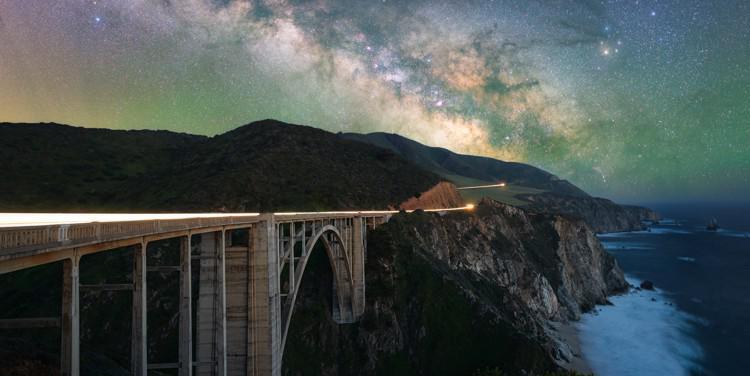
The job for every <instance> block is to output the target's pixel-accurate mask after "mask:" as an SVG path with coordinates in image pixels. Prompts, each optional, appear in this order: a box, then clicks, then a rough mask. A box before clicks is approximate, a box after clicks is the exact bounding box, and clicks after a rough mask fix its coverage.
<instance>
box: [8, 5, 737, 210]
mask: <svg viewBox="0 0 750 376" xmlns="http://www.w3.org/2000/svg"><path fill="white" fill-rule="evenodd" d="M263 118H276V119H279V120H283V121H287V122H294V123H300V124H308V125H312V126H316V127H320V128H323V129H327V130H330V131H355V132H373V131H385V132H395V133H399V134H402V135H404V136H407V137H410V138H413V139H415V140H417V141H420V142H423V143H426V144H429V145H435V146H442V147H446V148H449V149H452V150H454V151H456V152H462V153H473V154H481V155H487V156H492V157H496V158H501V159H505V160H514V161H522V162H527V163H531V164H534V165H536V166H539V167H542V168H545V169H547V170H549V171H551V172H553V173H555V174H557V175H558V176H560V177H563V178H566V179H569V180H571V181H572V182H574V183H576V184H578V185H579V186H581V187H582V188H584V189H586V190H587V191H589V192H591V193H593V194H596V195H604V196H608V197H613V198H616V199H620V200H624V201H655V200H716V199H750V193H749V192H750V3H748V2H745V1H740V0H736V1H731V0H726V1H710V2H709V1H697V0H689V1H677V0H662V1H644V0H628V1H593V0H580V1H564V2H559V1H528V2H527V1H511V0H507V1H504V0H495V1H488V0H484V1H462V2H453V1H418V0H416V1H398V0H397V1H394V0H384V1H364V0H354V1H351V0H350V1H342V0H338V1H336V0H317V1H315V0H311V1H303V0H296V1H281V0H273V1H239V0H223V1H219V0H213V1H211V0H182V1H167V0H164V1H156V0H132V1H116V0H96V1H92V0H88V1H82V0H60V1H52V0H48V1H42V0H27V1H6V2H2V3H0V121H13V122H21V121H25V122H36V121H54V122H59V123H68V124H72V125H81V126H89V127H108V128H117V129H132V128H137V129H143V128H146V129H169V130H174V131H184V132H191V133H199V134H206V135H213V134H216V133H221V132H224V131H227V130H229V129H232V128H234V127H236V126H239V125H242V124H245V123H248V122H251V121H254V120H259V119H263Z"/></svg>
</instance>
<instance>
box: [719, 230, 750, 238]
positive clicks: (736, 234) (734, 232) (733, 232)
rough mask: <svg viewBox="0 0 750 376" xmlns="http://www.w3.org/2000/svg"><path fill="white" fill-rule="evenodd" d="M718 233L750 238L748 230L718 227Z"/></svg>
mask: <svg viewBox="0 0 750 376" xmlns="http://www.w3.org/2000/svg"><path fill="white" fill-rule="evenodd" d="M718 234H719V235H721V236H731V237H733V238H745V239H750V232H739V231H732V230H724V229H719V231H718Z"/></svg>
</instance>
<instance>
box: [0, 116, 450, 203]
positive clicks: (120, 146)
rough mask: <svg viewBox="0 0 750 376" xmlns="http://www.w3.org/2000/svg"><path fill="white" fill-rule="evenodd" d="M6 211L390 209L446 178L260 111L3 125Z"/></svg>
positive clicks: (0, 150) (0, 185) (0, 192)
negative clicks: (172, 121)
mask: <svg viewBox="0 0 750 376" xmlns="http://www.w3.org/2000/svg"><path fill="white" fill-rule="evenodd" d="M0 160H2V161H3V167H2V169H3V173H4V178H3V179H0V210H4V211H19V210H20V211H34V210H38V211H39V210H41V211H49V210H57V211H82V210H85V211H178V210H179V211H186V210H187V211H189V210H203V211H273V210H333V209H341V210H343V209H384V208H387V207H398V205H399V204H400V203H401V202H403V201H406V200H407V199H409V198H410V197H412V196H414V195H418V194H420V193H421V192H425V191H427V190H429V189H430V188H431V187H433V186H434V185H436V184H437V183H439V182H440V181H441V180H443V179H441V178H440V177H439V176H437V175H436V174H433V173H431V172H428V171H424V170H422V169H420V168H419V167H417V166H415V165H413V164H412V163H411V162H408V161H406V160H404V159H403V158H400V157H399V156H397V155H395V154H394V153H392V152H390V151H388V150H384V149H381V148H378V147H375V146H372V145H369V144H366V143H360V142H356V141H351V140H343V139H341V138H339V137H336V136H335V135H334V134H332V133H329V132H326V131H323V130H320V129H316V128H312V127H307V126H299V125H291V124H285V123H281V122H278V121H274V120H264V121H259V122H255V123H251V124H248V125H245V126H242V127H239V128H237V129H235V130H232V131H230V132H227V133H224V134H221V135H218V136H215V137H204V136H193V135H186V134H181V133H173V132H167V131H120V130H107V129H89V128H77V127H71V126H64V125H57V124H18V125H13V124H0Z"/></svg>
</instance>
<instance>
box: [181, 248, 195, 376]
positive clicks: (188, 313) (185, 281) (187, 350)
mask: <svg viewBox="0 0 750 376" xmlns="http://www.w3.org/2000/svg"><path fill="white" fill-rule="evenodd" d="M191 248H192V247H191V244H190V235H188V236H185V237H182V238H180V325H179V349H178V352H179V372H178V374H179V375H180V376H191V375H192V373H193V323H192V305H193V304H192V302H193V298H192V286H191V273H190V272H191V264H192V262H191V261H192V257H191V252H190V251H191Z"/></svg>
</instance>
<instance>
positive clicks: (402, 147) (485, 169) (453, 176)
mask: <svg viewBox="0 0 750 376" xmlns="http://www.w3.org/2000/svg"><path fill="white" fill-rule="evenodd" d="M339 135H340V136H341V137H342V138H345V139H350V140H357V141H362V142H368V143H371V144H373V145H377V146H379V147H381V148H384V149H388V150H392V151H393V152H394V153H396V154H398V155H400V156H401V157H404V158H406V159H408V160H410V161H412V162H414V163H415V164H417V165H418V166H420V167H422V168H424V169H426V170H428V171H432V172H434V173H436V174H439V175H441V176H443V177H444V178H446V179H449V180H452V181H454V182H455V183H456V184H458V185H479V184H494V183H497V182H498V181H502V182H505V183H507V184H509V185H513V186H519V187H527V188H532V189H534V190H539V191H547V192H554V193H557V194H562V195H567V196H581V197H587V196H588V194H586V192H584V191H583V190H581V189H580V188H578V187H576V186H575V185H573V184H571V183H570V182H568V181H567V180H562V179H560V178H558V177H557V176H555V175H552V174H550V173H549V172H546V171H544V170H542V169H539V168H536V167H534V166H530V165H527V164H523V163H516V162H505V161H501V160H497V159H492V158H487V157H478V156H474V155H463V154H457V153H454V152H452V151H450V150H447V149H443V148H438V147H431V146H426V145H422V144H420V143H418V142H416V141H413V140H410V139H408V138H406V137H403V136H399V135H397V134H391V133H368V134H358V133H341V134H339Z"/></svg>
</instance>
